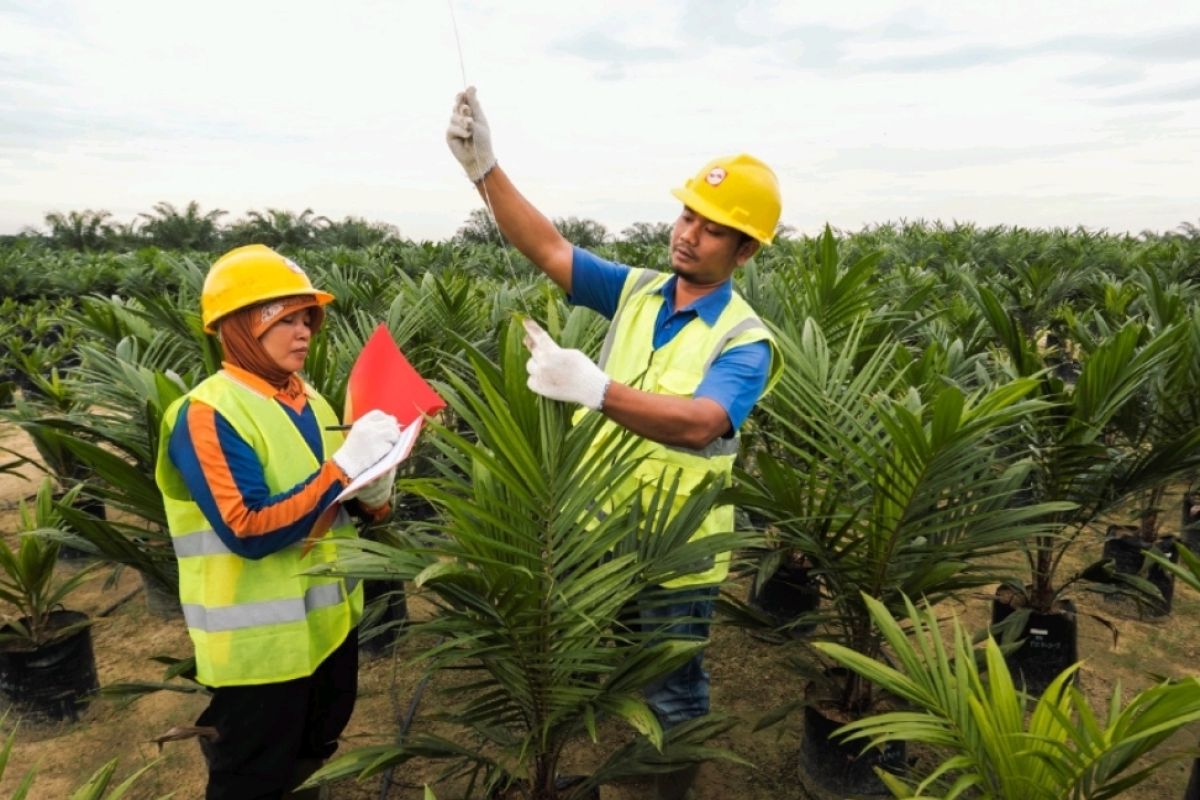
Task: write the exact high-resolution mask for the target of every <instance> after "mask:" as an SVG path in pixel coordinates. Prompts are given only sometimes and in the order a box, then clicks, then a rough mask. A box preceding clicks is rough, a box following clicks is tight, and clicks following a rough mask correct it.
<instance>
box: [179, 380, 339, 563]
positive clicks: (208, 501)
mask: <svg viewBox="0 0 1200 800" xmlns="http://www.w3.org/2000/svg"><path fill="white" fill-rule="evenodd" d="M224 368H225V370H226V371H227V372H229V373H230V374H231V375H233V376H234V377H235V378H237V379H238V380H239V381H240V382H242V383H244V384H246V385H247V386H249V387H250V388H252V389H255V390H256V391H259V392H262V393H263V394H264V395H266V396H268V397H274V399H275V400H276V402H278V403H279V404H280V406H282V407H283V409H284V411H286V412H287V414H288V416H289V417H290V418H291V420H292V422H293V423H294V424H295V426H296V428H297V430H299V431H300V433H301V435H302V436H303V438H304V441H305V443H306V444H307V445H308V447H309V449H310V450H311V451H312V453H313V455H314V456H316V459H317V461H318V462H320V464H321V467H320V468H319V469H318V470H316V471H315V472H313V473H312V474H311V475H309V476H308V477H307V478H305V479H304V480H303V481H301V482H300V483H298V484H296V485H295V486H293V487H291V488H289V489H287V490H285V491H283V492H280V493H277V494H272V493H271V491H270V489H269V488H268V487H267V482H266V477H265V474H264V470H263V466H262V462H261V460H260V459H259V456H258V454H257V453H256V452H255V451H254V448H252V447H251V446H250V444H249V443H248V442H246V441H245V440H244V439H243V438H242V437H241V436H240V435H239V434H238V432H237V431H236V430H235V429H234V428H233V426H232V425H231V424H230V423H229V422H228V421H227V420H226V419H225V418H224V417H222V416H221V414H220V413H218V412H217V411H216V410H215V409H214V408H212V407H211V406H209V405H206V404H205V403H203V402H199V401H196V400H191V399H189V400H188V401H186V402H185V403H184V404H183V405H182V406H181V407H180V409H179V418H178V420H177V421H176V425H175V428H174V430H173V431H172V433H171V440H170V442H169V443H168V454H169V456H170V458H171V462H172V463H173V464H174V465H175V467H176V469H178V470H179V472H180V474H181V475H182V476H183V480H184V483H185V484H186V485H187V488H188V491H189V492H190V493H191V495H192V498H193V499H194V500H195V501H196V503H197V504H198V505H199V506H200V510H201V511H202V512H204V516H205V517H207V518H208V521H209V523H210V524H211V525H212V526H213V530H214V531H215V532H216V534H217V535H218V536H219V537H220V538H221V541H222V542H223V543H224V544H225V546H226V547H228V548H229V549H230V551H232V552H233V553H236V554H237V555H240V556H243V557H245V558H252V559H257V558H262V557H264V556H267V555H270V554H271V553H274V552H277V551H279V550H281V549H283V548H285V547H287V546H289V545H291V544H294V543H296V542H298V541H300V540H301V539H303V538H304V537H305V536H307V535H308V534H309V532H310V531H311V530H312V527H313V524H314V523H315V522H316V520H317V518H318V517H319V516H320V513H321V511H322V510H324V509H325V508H326V506H328V505H329V504H330V503H331V502H332V501H333V498H334V497H336V496H337V495H338V493H339V492H340V491H341V490H342V488H343V487H344V486H345V484H346V483H347V482H348V478H347V476H346V474H345V473H344V472H343V471H342V470H341V468H340V467H338V465H337V464H336V463H335V462H334V461H332V460H331V459H330V458H329V457H330V456H331V455H332V453H326V452H324V440H323V437H322V435H321V428H320V424H319V423H318V422H317V417H316V414H315V413H313V409H312V406H311V404H309V402H308V398H307V396H306V395H305V394H304V393H303V392H300V393H298V396H296V397H293V396H290V395H289V394H288V393H286V392H283V391H279V390H277V389H275V387H273V386H271V385H270V384H269V383H267V382H266V381H264V380H263V379H262V378H260V377H258V376H257V375H254V374H253V373H251V372H247V371H246V370H243V369H239V368H238V367H235V366H233V365H232V364H228V363H226V364H225V365H224Z"/></svg>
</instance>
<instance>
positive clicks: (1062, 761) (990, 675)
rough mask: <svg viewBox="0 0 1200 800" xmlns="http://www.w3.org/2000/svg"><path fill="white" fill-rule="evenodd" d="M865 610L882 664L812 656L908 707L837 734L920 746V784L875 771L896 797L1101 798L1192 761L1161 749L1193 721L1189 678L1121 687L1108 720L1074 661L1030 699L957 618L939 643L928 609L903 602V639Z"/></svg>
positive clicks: (844, 653) (886, 612) (828, 648)
mask: <svg viewBox="0 0 1200 800" xmlns="http://www.w3.org/2000/svg"><path fill="white" fill-rule="evenodd" d="M864 602H865V604H866V606H867V608H868V609H869V610H870V613H871V618H872V620H873V621H874V623H875V625H876V626H877V628H878V630H879V632H880V634H881V635H882V637H883V638H884V639H885V640H886V641H887V644H888V648H889V650H888V652H889V655H888V657H887V658H886V659H884V658H881V657H878V656H877V657H875V658H868V657H866V656H864V655H863V654H862V653H859V652H856V651H854V650H852V649H850V648H847V647H844V646H842V645H838V644H836V643H832V642H829V643H820V644H818V645H817V647H818V648H820V650H821V651H822V652H823V653H824V654H825V655H826V656H828V657H829V658H832V659H833V660H835V661H837V662H838V663H839V664H841V665H842V666H844V667H845V668H846V669H849V670H851V671H852V672H854V673H855V674H857V675H860V676H862V677H863V678H864V679H866V680H869V681H871V682H872V683H875V684H876V685H878V686H879V687H880V688H881V689H883V690H885V691H887V692H889V693H891V694H892V695H894V696H895V697H898V698H900V699H901V700H902V701H903V702H904V704H905V708H904V709H903V710H896V711H891V712H888V713H884V714H879V715H875V716H871V717H868V718H866V719H862V720H858V721H855V722H852V723H850V724H848V725H846V726H845V727H843V728H841V729H840V730H839V731H838V735H839V736H842V737H845V738H846V740H847V741H849V742H852V743H855V744H856V745H859V746H861V745H862V744H871V745H874V746H880V745H883V744H885V743H888V742H919V743H921V744H923V745H925V746H927V747H928V748H930V750H931V751H932V753H933V754H934V763H933V764H932V765H931V766H930V768H928V769H927V770H922V774H920V775H916V776H908V777H902V776H897V775H889V774H887V773H883V772H881V773H880V777H881V778H882V779H883V780H884V781H885V782H886V784H887V786H888V788H889V789H890V790H891V791H892V794H893V795H894V796H895V797H897V798H930V799H932V798H944V799H945V800H956V798H961V797H977V798H980V800H1007V798H1013V797H1023V798H1031V800H1107V798H1113V797H1118V796H1123V793H1124V792H1126V791H1128V790H1130V789H1132V788H1133V787H1135V786H1137V785H1138V784H1139V783H1141V782H1142V781H1144V780H1145V779H1146V778H1148V777H1149V776H1150V775H1151V774H1153V773H1154V771H1155V770H1156V769H1157V768H1158V767H1159V766H1161V765H1162V764H1164V763H1166V762H1167V761H1169V760H1171V759H1177V758H1180V757H1190V756H1191V755H1192V753H1191V751H1179V750H1176V751H1167V752H1165V753H1164V752H1162V748H1163V747H1164V746H1165V745H1166V744H1167V742H1168V739H1170V737H1171V736H1172V735H1173V734H1175V733H1176V732H1178V731H1179V730H1181V729H1182V728H1184V727H1185V726H1187V725H1189V724H1191V723H1193V722H1195V721H1197V720H1200V680H1197V679H1196V678H1195V677H1194V676H1192V677H1187V678H1185V679H1183V680H1179V681H1166V682H1162V683H1158V684H1156V685H1154V686H1151V687H1150V688H1148V689H1144V690H1142V691H1140V692H1137V693H1136V694H1134V695H1133V696H1132V697H1130V698H1129V699H1128V700H1125V699H1124V695H1123V692H1122V688H1121V686H1120V684H1119V683H1118V685H1117V686H1116V687H1114V689H1113V693H1112V697H1111V699H1110V701H1109V702H1108V704H1107V713H1104V714H1097V713H1096V712H1095V711H1093V710H1092V708H1091V706H1090V705H1089V704H1088V701H1087V698H1086V697H1085V696H1084V694H1083V693H1082V692H1081V691H1079V690H1078V689H1077V688H1075V686H1073V685H1072V684H1071V677H1072V674H1073V673H1074V672H1075V670H1076V669H1078V665H1077V664H1076V665H1072V666H1070V667H1068V668H1067V669H1066V670H1064V671H1063V672H1062V673H1060V674H1059V675H1058V676H1057V677H1056V678H1055V679H1054V680H1053V681H1052V682H1051V683H1050V685H1049V686H1048V687H1047V688H1046V690H1045V692H1043V693H1042V694H1041V695H1040V696H1035V697H1031V696H1029V695H1026V694H1024V693H1022V692H1021V691H1020V690H1019V689H1018V687H1017V685H1016V684H1014V682H1013V675H1012V674H1011V673H1010V672H1009V669H1008V666H1007V664H1006V663H1005V659H1004V656H1003V654H1002V653H1001V648H1000V646H999V645H998V644H997V643H996V641H995V640H994V639H992V638H990V637H989V638H988V639H987V642H986V644H985V646H984V648H983V651H982V653H981V652H979V651H978V650H977V649H976V647H975V644H974V643H973V641H972V637H971V636H970V635H969V634H968V633H967V632H966V631H965V630H963V628H962V626H961V625H960V624H959V623H958V621H957V620H955V621H954V624H953V628H952V632H951V633H950V637H949V640H948V641H947V638H946V636H945V635H944V634H943V633H942V632H941V629H940V624H939V619H938V617H937V615H936V614H935V612H934V610H933V609H932V607H930V606H929V605H925V606H924V607H923V608H921V609H918V608H916V607H915V606H914V605H913V604H912V603H911V602H910V601H908V600H907V598H906V599H905V607H904V614H903V617H902V618H903V619H904V620H905V621H906V623H907V627H908V632H907V633H906V632H905V630H904V628H903V627H902V626H901V624H900V623H899V622H897V621H896V618H895V617H894V616H893V612H892V611H891V610H890V609H888V608H887V607H886V606H885V605H884V603H882V602H880V601H878V600H875V599H873V598H865V599H864ZM1031 705H1032V708H1031V707H1030V706H1031Z"/></svg>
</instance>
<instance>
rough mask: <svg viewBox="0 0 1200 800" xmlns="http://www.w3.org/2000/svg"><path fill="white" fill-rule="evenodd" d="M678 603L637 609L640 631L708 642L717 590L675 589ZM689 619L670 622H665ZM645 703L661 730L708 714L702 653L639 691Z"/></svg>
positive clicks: (706, 682) (706, 681)
mask: <svg viewBox="0 0 1200 800" xmlns="http://www.w3.org/2000/svg"><path fill="white" fill-rule="evenodd" d="M678 594H679V597H680V602H675V603H668V604H666V605H661V606H656V607H654V608H644V609H641V611H640V613H639V616H640V617H641V619H642V620H644V621H643V622H642V623H641V627H642V630H643V631H648V630H654V629H657V630H659V631H661V632H663V633H665V634H666V636H667V637H669V638H672V639H688V640H700V641H707V640H708V628H709V624H710V622H711V621H712V617H713V601H714V600H715V599H716V597H717V589H716V588H715V587H713V588H706V589H695V588H685V589H680V590H678ZM689 617H690V618H692V619H691V620H690V621H684V622H678V623H672V622H669V621H668V620H672V619H684V620H687V619H688V618H689ZM643 691H644V693H645V695H646V702H647V703H648V704H649V706H650V709H651V710H652V711H653V712H654V715H655V716H656V717H658V722H659V724H660V725H662V727H663V729H664V730H666V729H667V728H672V727H674V726H676V725H678V724H680V723H682V722H687V721H688V720H689V719H694V718H695V717H701V716H704V715H705V714H707V713H708V709H709V702H708V673H707V672H705V671H704V651H703V650H701V651H700V652H699V653H697V654H696V655H694V656H692V658H691V660H690V661H688V662H687V663H686V664H684V665H683V666H681V667H679V668H678V669H676V670H674V671H673V672H668V673H667V674H666V675H663V676H662V677H661V678H659V679H658V680H656V681H653V682H652V683H650V684H649V685H647V686H646V688H645V689H644V690H643Z"/></svg>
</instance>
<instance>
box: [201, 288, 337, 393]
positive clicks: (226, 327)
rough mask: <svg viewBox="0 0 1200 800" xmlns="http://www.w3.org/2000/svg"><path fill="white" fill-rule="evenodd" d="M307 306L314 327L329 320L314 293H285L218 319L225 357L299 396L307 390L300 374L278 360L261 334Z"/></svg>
mask: <svg viewBox="0 0 1200 800" xmlns="http://www.w3.org/2000/svg"><path fill="white" fill-rule="evenodd" d="M306 308H309V309H312V311H311V313H312V330H313V333H316V332H317V330H319V329H320V327H321V324H322V323H323V322H324V321H325V309H324V308H322V307H321V306H319V305H318V304H317V301H316V299H315V298H313V297H312V296H310V295H295V296H293V297H282V298H279V299H275V300H268V301H266V302H265V303H258V304H256V305H252V306H247V307H246V308H242V309H238V310H237V311H234V312H233V313H232V314H230V315H228V316H227V317H225V318H224V319H222V320H220V322H219V323H218V328H219V330H220V334H221V345H222V347H223V348H224V349H225V360H226V361H228V362H229V363H231V364H233V365H234V366H235V367H240V368H241V369H244V370H246V371H248V372H252V373H254V374H255V375H258V376H259V377H260V378H262V379H263V380H265V381H266V382H267V383H269V384H271V385H272V386H274V387H275V388H277V389H279V390H281V391H283V392H285V393H286V394H287V395H288V396H289V397H293V398H294V397H297V396H299V395H300V394H301V393H303V391H304V385H303V383H302V382H301V381H300V378H299V377H298V376H297V375H296V374H295V373H293V372H289V371H288V370H286V369H284V368H283V367H280V366H279V365H278V364H276V363H275V360H274V359H272V358H271V357H270V356H269V355H267V351H266V350H264V349H263V346H262V343H261V342H260V341H259V337H260V336H262V335H263V334H264V333H266V332H267V329H268V328H270V327H271V326H272V325H274V324H275V323H276V322H277V321H278V320H279V319H280V318H282V317H285V316H287V315H288V314H293V313H295V312H297V311H301V310H303V309H306Z"/></svg>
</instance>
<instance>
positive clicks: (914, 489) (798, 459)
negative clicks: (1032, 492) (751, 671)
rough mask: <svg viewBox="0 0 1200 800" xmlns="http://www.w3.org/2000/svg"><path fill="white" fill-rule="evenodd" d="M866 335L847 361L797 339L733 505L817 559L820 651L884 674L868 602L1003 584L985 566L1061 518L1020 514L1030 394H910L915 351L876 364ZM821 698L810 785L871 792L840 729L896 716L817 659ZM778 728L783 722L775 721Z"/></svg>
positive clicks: (934, 389) (1003, 387)
mask: <svg viewBox="0 0 1200 800" xmlns="http://www.w3.org/2000/svg"><path fill="white" fill-rule="evenodd" d="M864 324H865V322H860V323H859V325H858V326H857V327H856V328H854V329H852V330H851V332H850V333H849V334H848V335H847V336H846V337H845V338H844V339H843V341H842V342H841V345H840V347H839V348H837V349H836V350H835V349H834V348H832V347H830V346H829V344H828V343H827V342H826V341H825V338H824V336H823V335H822V332H821V330H820V329H819V328H818V327H817V326H816V325H815V324H813V323H812V322H807V323H805V324H804V326H803V330H802V333H801V336H800V337H799V338H798V339H793V338H792V337H790V336H786V335H781V336H780V337H779V344H780V346H781V349H782V352H783V355H784V358H785V359H786V362H787V364H788V371H787V372H786V373H785V375H784V377H783V379H782V380H781V381H780V383H779V385H778V386H777V387H776V389H775V392H774V393H773V395H771V397H770V399H769V401H768V402H767V403H766V406H765V410H766V413H767V414H768V415H769V416H770V418H771V421H772V425H773V428H772V431H771V433H770V441H769V443H768V446H766V447H764V448H762V449H761V450H759V451H758V452H757V453H755V454H754V455H753V459H752V460H751V461H750V462H749V463H748V464H747V465H746V468H745V469H743V470H742V471H741V472H740V473H738V475H737V478H738V484H737V487H736V488H735V489H734V490H733V491H732V492H731V494H730V499H731V500H732V501H733V502H735V503H736V504H737V505H739V506H740V507H743V508H747V509H750V510H753V511H756V512H757V513H759V514H761V515H762V516H763V517H764V518H765V519H766V520H767V522H768V524H769V525H770V526H771V527H772V528H773V529H774V530H775V531H776V532H777V535H778V536H779V538H780V540H781V541H782V542H783V543H784V544H785V545H786V546H788V547H790V548H792V549H794V550H796V551H798V552H802V553H804V554H805V556H806V557H807V559H808V560H809V562H810V563H811V565H812V573H813V574H814V575H815V576H816V577H817V579H818V580H819V582H820V584H821V585H822V586H823V589H824V595H825V598H826V600H827V603H826V604H825V607H824V610H823V611H821V612H819V613H818V614H816V615H815V618H814V619H813V621H818V622H822V623H824V629H823V631H821V632H820V633H816V634H814V638H815V639H827V640H830V641H835V642H838V643H840V644H842V645H844V646H846V647H848V648H850V649H852V650H855V651H857V652H860V653H862V654H864V655H865V656H867V657H868V658H874V657H877V656H878V655H879V653H880V651H881V650H880V648H881V646H882V642H881V639H880V637H879V635H878V633H877V632H876V631H875V630H874V629H873V628H872V626H871V616H870V613H869V607H868V606H867V605H866V603H865V602H864V600H863V597H864V593H865V594H866V595H869V596H872V597H879V598H880V599H881V602H883V603H884V605H885V606H886V607H888V608H893V609H894V608H900V607H902V604H903V598H904V596H905V595H906V594H924V595H926V596H929V597H930V598H937V599H940V598H945V597H948V596H951V595H953V594H955V593H958V592H961V591H963V590H965V589H969V588H971V587H977V586H980V585H984V584H987V583H989V582H992V581H993V580H994V571H993V569H990V568H988V566H987V564H986V562H985V559H986V558H987V557H988V556H989V555H994V554H997V553H1000V552H1004V551H1006V550H1011V549H1012V548H1014V547H1016V546H1018V545H1019V544H1020V542H1021V541H1023V540H1024V539H1025V538H1027V537H1028V536H1030V535H1033V534H1035V533H1038V532H1040V531H1041V530H1042V528H1041V524H1040V522H1039V520H1040V518H1041V517H1042V516H1043V515H1044V514H1046V513H1047V512H1048V511H1051V510H1055V511H1061V510H1062V508H1061V507H1060V506H1034V507H1014V506H1013V504H1012V503H1011V500H1012V497H1013V495H1014V494H1015V493H1016V492H1017V491H1018V489H1019V488H1020V487H1021V485H1022V484H1023V482H1024V481H1025V477H1026V475H1027V473H1028V469H1029V466H1028V464H1027V461H1026V460H1025V459H1024V458H1023V457H1022V456H1018V455H1016V454H1015V453H1014V451H1013V449H1012V447H1011V442H1012V440H1013V438H1014V436H1015V431H1016V427H1017V426H1018V425H1019V423H1020V421H1021V420H1022V419H1023V418H1024V417H1026V416H1028V415H1029V414H1032V413H1036V412H1038V411H1039V410H1040V408H1041V403H1039V402H1038V401H1031V400H1027V399H1024V398H1025V397H1026V395H1028V394H1029V393H1030V392H1032V391H1033V389H1034V386H1033V381H1032V380H1029V379H1021V378H1017V379H1014V380H1011V381H1006V382H1001V383H998V384H997V385H995V386H993V387H989V388H986V389H979V390H976V391H965V390H963V389H961V388H959V387H958V386H955V385H953V384H952V383H948V382H947V383H942V384H940V385H937V384H923V385H910V384H908V383H907V382H906V380H905V372H904V370H903V369H902V368H897V364H900V363H902V361H901V360H899V359H898V358H897V351H898V349H899V348H900V347H901V345H900V344H899V343H898V342H896V341H895V340H887V339H885V340H884V341H883V342H882V343H881V344H879V345H872V346H871V347H870V348H869V352H866V353H864V352H863V350H862V347H861V342H862V338H861V330H862V327H863V325H864ZM816 666H817V667H819V669H816V670H812V671H811V674H810V675H809V677H810V679H811V681H812V682H811V683H810V684H809V686H808V688H807V689H806V691H805V696H804V698H802V699H798V700H797V701H796V702H795V703H793V704H792V707H795V706H799V705H804V706H805V731H806V739H805V742H804V749H803V751H802V754H803V755H802V758H803V761H804V763H805V769H806V771H807V772H808V773H809V775H810V777H811V778H813V779H814V780H815V781H816V782H817V783H818V784H820V785H823V786H825V787H826V788H827V789H828V790H830V791H836V792H855V791H860V790H866V789H867V788H869V787H870V786H871V785H872V783H873V781H874V776H873V773H872V771H871V768H870V764H871V762H872V759H875V760H878V758H879V757H880V756H879V754H875V755H873V756H871V758H866V759H859V758H857V753H853V752H850V753H847V752H839V751H837V750H834V751H832V752H830V751H829V750H828V749H827V741H826V739H825V738H824V736H823V734H822V733H821V732H822V731H825V730H831V729H832V727H836V725H835V724H833V723H832V720H833V719H837V718H841V719H845V718H847V716H848V717H850V718H853V717H855V716H861V715H865V714H868V713H871V712H872V711H873V710H874V709H875V708H876V704H877V702H878V701H879V700H880V698H879V696H878V695H877V694H876V692H875V690H874V689H873V687H872V685H871V684H870V683H869V682H868V681H865V680H863V679H862V678H861V677H859V676H857V675H854V674H849V675H846V674H842V673H837V672H835V671H831V670H829V669H828V668H829V667H831V666H832V665H830V664H828V663H825V662H822V660H821V659H820V658H819V656H818V657H817V661H816ZM773 718H774V717H773Z"/></svg>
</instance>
